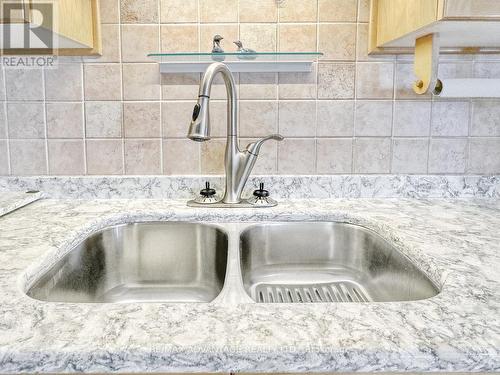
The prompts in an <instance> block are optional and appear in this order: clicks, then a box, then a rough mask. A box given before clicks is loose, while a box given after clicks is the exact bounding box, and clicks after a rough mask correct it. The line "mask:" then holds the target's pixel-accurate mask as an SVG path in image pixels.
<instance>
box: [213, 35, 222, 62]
mask: <svg viewBox="0 0 500 375" xmlns="http://www.w3.org/2000/svg"><path fill="white" fill-rule="evenodd" d="M222 39H224V38H223V37H222V36H220V35H219V34H217V35H215V36H214V40H213V47H212V53H221V54H222V53H224V50H223V49H222V47H221V45H220V42H221V41H222ZM212 58H213V59H214V60H216V61H224V59H225V57H224V56H212Z"/></svg>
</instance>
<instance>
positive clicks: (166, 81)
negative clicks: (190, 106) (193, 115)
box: [161, 73, 200, 100]
mask: <svg viewBox="0 0 500 375" xmlns="http://www.w3.org/2000/svg"><path fill="white" fill-rule="evenodd" d="M199 87H200V75H199V74H197V73H179V74H162V75H161V93H162V99H163V100H186V99H189V100H192V99H196V98H197V97H198V90H199Z"/></svg>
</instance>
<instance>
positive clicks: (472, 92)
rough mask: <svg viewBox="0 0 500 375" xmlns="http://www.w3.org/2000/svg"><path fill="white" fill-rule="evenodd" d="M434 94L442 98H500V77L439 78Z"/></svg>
mask: <svg viewBox="0 0 500 375" xmlns="http://www.w3.org/2000/svg"><path fill="white" fill-rule="evenodd" d="M434 95H436V96H439V97H441V98H500V79H484V78H464V79H443V80H439V81H438V84H437V86H436V89H435V90H434Z"/></svg>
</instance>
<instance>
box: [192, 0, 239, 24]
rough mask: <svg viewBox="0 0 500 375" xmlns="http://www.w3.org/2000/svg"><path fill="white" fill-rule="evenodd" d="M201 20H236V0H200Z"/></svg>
mask: <svg viewBox="0 0 500 375" xmlns="http://www.w3.org/2000/svg"><path fill="white" fill-rule="evenodd" d="M200 20H201V22H237V21H238V0H203V1H200Z"/></svg>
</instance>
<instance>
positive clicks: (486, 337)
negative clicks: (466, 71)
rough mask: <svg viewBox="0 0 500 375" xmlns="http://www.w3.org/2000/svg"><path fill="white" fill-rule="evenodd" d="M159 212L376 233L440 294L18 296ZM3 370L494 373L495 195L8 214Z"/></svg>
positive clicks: (498, 243) (56, 206) (151, 204)
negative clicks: (293, 299) (322, 298)
mask: <svg viewBox="0 0 500 375" xmlns="http://www.w3.org/2000/svg"><path fill="white" fill-rule="evenodd" d="M157 220H172V221H174V220H189V221H209V222H235V221H259V222H260V221H286V220H310V221H314V220H334V221H343V222H350V223H357V224H361V225H364V226H366V227H368V228H371V229H373V230H375V231H376V232H378V233H379V234H380V235H382V236H383V237H384V238H386V239H387V240H389V241H391V242H393V243H395V244H396V245H397V247H398V248H399V249H400V251H403V252H404V253H405V254H406V255H407V256H409V257H410V258H411V259H412V260H413V261H414V262H415V263H416V264H418V265H420V266H421V267H422V268H423V269H424V270H425V271H426V272H427V273H428V274H429V277H431V278H432V279H433V280H434V281H435V282H436V283H438V284H439V285H440V286H441V288H442V291H441V293H440V294H439V295H437V296H435V297H433V298H431V299H427V300H422V301H415V302H401V303H326V304H300V305H297V304H272V305H270V304H255V303H234V304H231V303H225V304H220V303H217V302H213V303H208V304H183V303H177V304H169V303H132V304H69V303H68V304H65V303H47V302H41V301H37V300H33V299H31V298H29V297H27V296H26V294H25V293H24V291H25V290H26V289H27V288H28V287H29V286H30V285H31V284H32V283H33V281H34V280H35V279H36V278H37V277H38V276H40V275H41V274H43V273H44V272H45V271H46V270H47V269H48V268H49V267H50V266H51V265H53V264H54V262H55V261H56V260H58V259H60V258H61V257H62V256H64V255H65V254H67V253H68V251H69V250H70V249H71V248H72V246H74V245H75V244H76V243H78V242H79V241H81V240H82V239H83V238H84V237H85V236H87V235H88V234H90V233H92V232H94V231H96V230H98V229H101V228H103V227H106V226H108V225H113V224H119V223H126V222H134V221H157ZM0 228H1V229H0V231H1V236H0V316H1V319H0V327H1V329H0V372H2V373H20V372H29V373H34V372H39V373H71V372H98V373H104V372H122V373H131V372H141V373H145V372H229V371H235V372H353V371H356V372H370V371H398V372H399V371H400V372H410V371H411V372H417V371H418V372H420V371H422V372H423V371H445V372H465V371H500V272H499V269H500V231H499V228H500V201H499V200H498V199H496V200H495V199H483V200H477V199H476V200H459V199H457V200H445V199H435V200H430V199H427V200H411V199H338V200H307V201H288V202H282V203H281V204H280V205H279V206H278V207H275V208H272V209H260V210H256V209H246V210H245V209H241V210H238V209H234V210H233V209H192V208H187V207H186V206H185V202H184V201H168V200H163V201H161V200H51V199H47V200H41V201H38V202H35V203H33V204H31V205H29V206H27V207H25V208H23V210H18V211H15V212H12V213H11V214H9V215H6V216H4V217H2V218H0Z"/></svg>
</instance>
